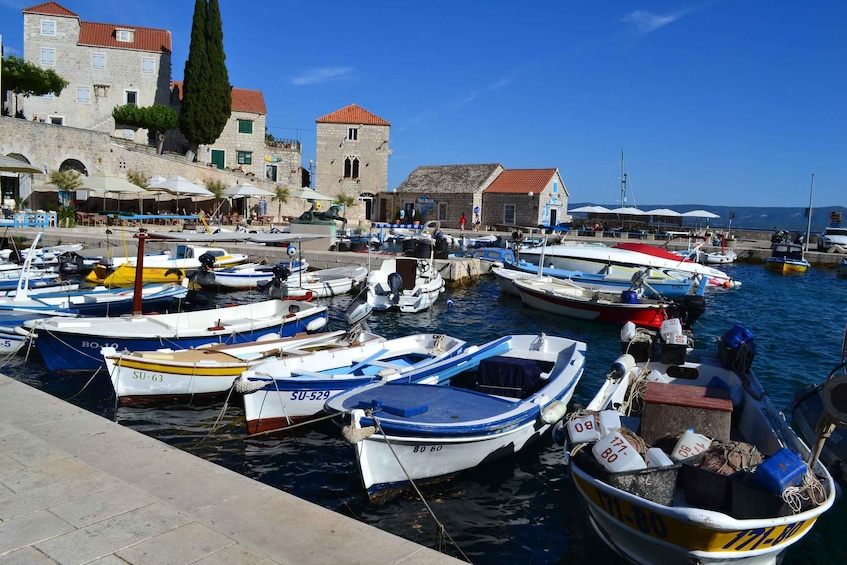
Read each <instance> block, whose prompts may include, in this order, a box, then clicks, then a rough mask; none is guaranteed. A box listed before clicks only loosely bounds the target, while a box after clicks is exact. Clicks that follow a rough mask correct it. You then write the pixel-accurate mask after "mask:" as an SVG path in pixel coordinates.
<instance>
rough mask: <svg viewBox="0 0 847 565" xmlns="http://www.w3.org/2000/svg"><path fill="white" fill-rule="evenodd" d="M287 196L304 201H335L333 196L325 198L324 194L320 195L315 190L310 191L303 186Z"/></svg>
mask: <svg viewBox="0 0 847 565" xmlns="http://www.w3.org/2000/svg"><path fill="white" fill-rule="evenodd" d="M289 196H290V197H292V198H302V199H304V200H327V201H332V200H335V196H327V195H326V194H321V193H320V192H318V191H317V190H312V189H311V188H306V187H305V186H304V187H303V188H298V189H297V190H292V191H291V193H290V194H289Z"/></svg>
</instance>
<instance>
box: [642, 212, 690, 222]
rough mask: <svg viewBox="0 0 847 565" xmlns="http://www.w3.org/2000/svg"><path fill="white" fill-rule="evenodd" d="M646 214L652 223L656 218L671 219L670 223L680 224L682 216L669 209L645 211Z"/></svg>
mask: <svg viewBox="0 0 847 565" xmlns="http://www.w3.org/2000/svg"><path fill="white" fill-rule="evenodd" d="M647 213H648V214H650V217H651V218H652V219H653V220H654V221H655V220H656V218H673V220H672V221H671V222H672V223H679V224H681V223H682V214H680V213H679V212H677V211H676V210H671V209H670V208H656V209H655V210H647ZM671 222H668V223H671Z"/></svg>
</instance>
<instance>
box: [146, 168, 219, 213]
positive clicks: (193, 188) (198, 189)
mask: <svg viewBox="0 0 847 565" xmlns="http://www.w3.org/2000/svg"><path fill="white" fill-rule="evenodd" d="M155 188H156V190H162V191H164V192H167V193H169V194H174V195H176V205H177V208H179V198H180V195H182V196H190V197H194V196H214V194H213V193H212V192H211V191H210V190H208V189H207V188H206V187H203V186H200V185H198V184H194V183H193V182H191V181H190V180H188V179H187V178H184V177H181V176H179V175H177V176H175V177H171V178H169V179H167V180H165V181H163V182H160V183H158V184H157V185H156V186H155ZM194 207H195V212H196V208H197V201H196V200H195V201H194ZM177 211H178V210H177Z"/></svg>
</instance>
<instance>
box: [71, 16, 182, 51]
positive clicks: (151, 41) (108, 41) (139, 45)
mask: <svg viewBox="0 0 847 565" xmlns="http://www.w3.org/2000/svg"><path fill="white" fill-rule="evenodd" d="M116 28H118V29H129V30H132V31H133V32H135V37H134V40H133V41H132V42H131V43H129V42H126V41H118V40H117V38H116V37H115V29H116ZM79 44H80V45H90V46H94V47H114V48H116V49H131V50H134V51H153V52H156V53H161V52H162V51H168V52H170V50H171V32H169V31H167V30H165V29H153V28H149V27H135V26H124V25H116V24H100V23H94V22H80V23H79Z"/></svg>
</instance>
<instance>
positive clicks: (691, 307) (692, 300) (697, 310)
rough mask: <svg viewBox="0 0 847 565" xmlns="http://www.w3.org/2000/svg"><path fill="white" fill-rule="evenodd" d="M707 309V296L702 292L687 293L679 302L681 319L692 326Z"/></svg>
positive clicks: (688, 326)
mask: <svg viewBox="0 0 847 565" xmlns="http://www.w3.org/2000/svg"><path fill="white" fill-rule="evenodd" d="M705 311H706V298H705V297H704V296H703V295H702V294H687V295H685V296H683V297H682V300H681V301H680V303H679V319H680V321H681V322H682V325H683V326H684V327H686V328H690V327H691V326H693V325H694V322H696V321H697V319H698V318H699V317H700V316H701V315H702V314H703V312H705Z"/></svg>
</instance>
